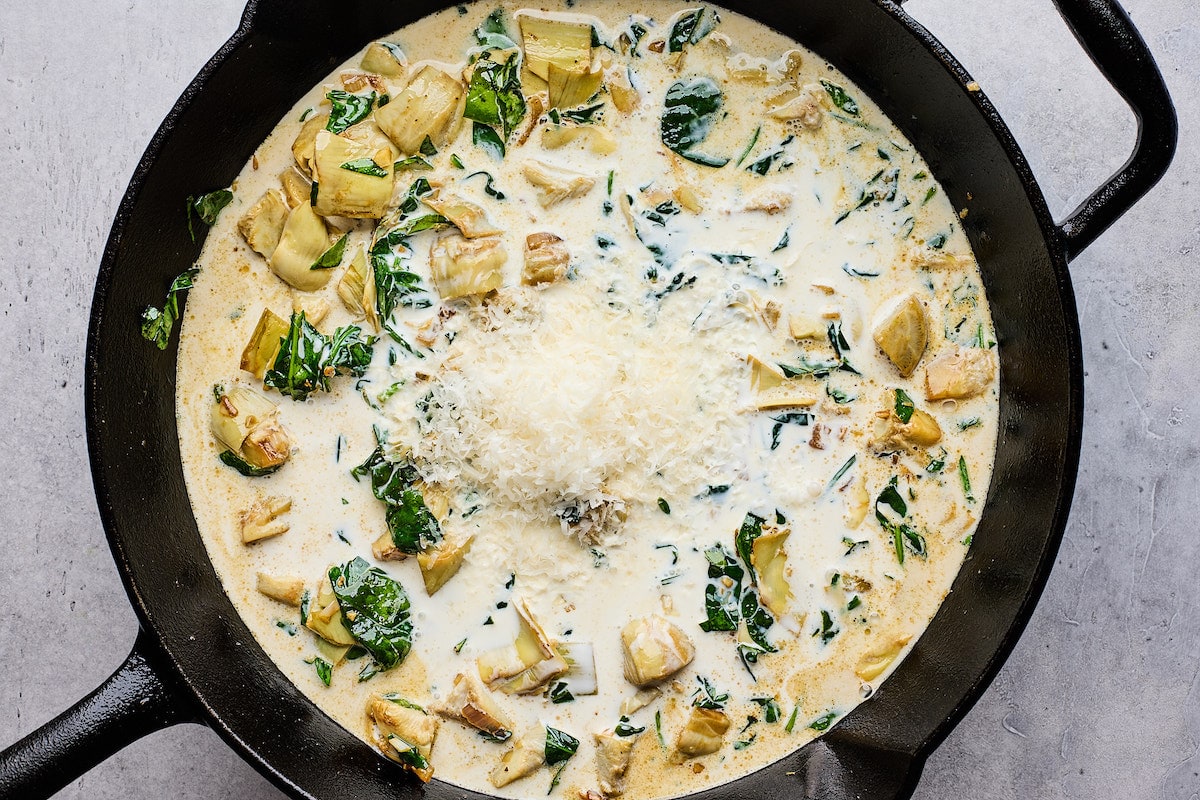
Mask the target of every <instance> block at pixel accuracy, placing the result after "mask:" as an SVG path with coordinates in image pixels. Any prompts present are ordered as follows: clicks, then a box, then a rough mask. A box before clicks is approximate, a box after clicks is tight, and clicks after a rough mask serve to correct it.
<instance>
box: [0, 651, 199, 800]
mask: <svg viewBox="0 0 1200 800" xmlns="http://www.w3.org/2000/svg"><path fill="white" fill-rule="evenodd" d="M158 658H159V657H158V655H157V646H156V645H155V644H154V643H153V642H151V641H150V639H149V637H147V636H146V634H145V633H143V632H141V631H138V636H137V639H136V640H135V641H134V643H133V650H132V652H130V654H129V657H128V658H127V659H125V663H124V664H122V665H121V666H120V667H118V668H117V671H116V672H114V673H113V674H112V676H111V677H109V679H108V680H106V681H105V682H104V683H103V684H101V686H100V688H98V689H96V691H94V692H92V693H91V694H89V695H88V696H87V697H85V698H83V699H82V700H80V701H79V702H78V703H76V704H75V705H74V706H72V707H71V708H69V709H67V710H66V711H64V712H63V713H62V714H60V715H59V716H58V717H56V718H55V719H53V720H51V721H50V722H47V723H46V724H45V725H43V726H42V727H40V728H38V729H37V730H35V731H33V732H32V733H30V734H29V735H27V736H26V737H25V738H24V739H22V740H21V741H19V742H17V743H16V744H14V745H12V746H11V747H8V748H7V749H5V750H4V751H3V752H0V797H6V798H9V797H10V798H13V800H16V798H20V800H39V798H48V797H50V796H51V795H53V794H54V793H56V792H57V791H58V790H59V789H62V788H63V787H64V786H66V785H67V784H68V783H70V782H71V781H73V780H75V779H76V778H78V777H79V776H80V775H83V774H84V773H85V772H87V771H88V770H90V769H91V768H92V767H94V766H96V765H97V764H99V763H100V762H101V761H104V760H105V759H107V758H108V757H109V756H111V755H112V754H113V753H116V752H117V751H118V750H120V749H122V748H124V747H125V746H126V745H129V744H131V743H132V742H134V741H136V740H137V739H140V738H142V737H143V736H146V735H147V734H150V733H153V732H154V731H157V730H161V729H162V728H166V727H169V726H171V725H175V724H177V723H180V722H188V721H195V719H196V718H195V715H194V714H193V713H192V711H191V704H190V703H189V702H188V701H187V700H185V699H184V697H183V695H182V694H181V693H180V692H179V691H178V690H177V689H175V688H174V687H173V686H172V685H171V684H168V683H167V681H166V680H165V679H164V676H165V675H166V674H167V673H166V672H165V668H164V667H163V666H160V665H159V663H158V661H157V659H158Z"/></svg>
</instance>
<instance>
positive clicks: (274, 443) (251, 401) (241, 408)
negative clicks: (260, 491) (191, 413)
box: [209, 386, 292, 469]
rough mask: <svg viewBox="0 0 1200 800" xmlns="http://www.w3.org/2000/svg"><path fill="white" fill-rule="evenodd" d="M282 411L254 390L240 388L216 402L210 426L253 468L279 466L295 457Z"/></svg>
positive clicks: (226, 445) (221, 440)
mask: <svg viewBox="0 0 1200 800" xmlns="http://www.w3.org/2000/svg"><path fill="white" fill-rule="evenodd" d="M278 408H279V407H278V406H277V405H275V403H273V402H271V401H270V400H268V399H267V398H266V397H264V396H262V395H261V394H259V393H258V392H256V391H254V390H253V389H247V388H245V387H241V386H239V387H236V388H234V389H233V390H232V391H230V392H229V393H227V394H223V395H221V397H220V398H219V399H218V400H217V401H216V403H215V405H214V406H213V409H212V412H211V415H210V417H209V424H210V427H211V428H212V433H213V436H215V437H216V438H217V441H219V442H220V443H221V444H223V445H224V446H225V447H227V448H228V449H229V451H230V452H232V453H233V454H234V455H235V456H237V457H238V458H240V459H241V460H243V461H245V462H246V463H247V464H249V465H250V466H252V467H256V468H258V469H268V468H271V467H278V466H279V465H281V464H283V462H285V461H287V460H288V458H289V457H290V456H291V454H292V440H291V437H290V436H289V434H288V432H287V429H286V428H284V427H283V425H282V424H281V423H280V422H279V416H278V413H277V412H278Z"/></svg>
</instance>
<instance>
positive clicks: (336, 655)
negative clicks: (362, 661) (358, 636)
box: [316, 636, 351, 667]
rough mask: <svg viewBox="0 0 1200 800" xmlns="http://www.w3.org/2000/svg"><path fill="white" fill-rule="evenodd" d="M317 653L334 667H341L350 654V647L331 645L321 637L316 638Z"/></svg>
mask: <svg viewBox="0 0 1200 800" xmlns="http://www.w3.org/2000/svg"><path fill="white" fill-rule="evenodd" d="M316 643H317V652H318V653H320V654H321V657H322V658H324V659H325V660H326V661H328V662H329V663H330V664H331V665H333V666H335V667H336V666H340V665H341V664H342V663H343V662H345V660H346V654H347V653H349V652H350V647H351V646H350V645H345V644H331V643H329V642H327V641H325V640H324V639H322V638H321V637H320V636H318V637H317V638H316Z"/></svg>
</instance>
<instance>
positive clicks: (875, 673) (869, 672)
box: [854, 636, 911, 681]
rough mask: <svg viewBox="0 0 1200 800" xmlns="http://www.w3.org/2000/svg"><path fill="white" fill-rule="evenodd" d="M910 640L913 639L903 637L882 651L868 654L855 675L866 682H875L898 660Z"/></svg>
mask: <svg viewBox="0 0 1200 800" xmlns="http://www.w3.org/2000/svg"><path fill="white" fill-rule="evenodd" d="M909 638H911V637H908V636H903V637H901V638H899V639H896V640H895V641H893V642H892V643H891V644H889V645H887V646H886V647H884V648H882V649H880V650H875V651H873V652H870V653H867V654H866V655H864V656H863V657H862V658H860V659H859V661H858V666H857V667H855V669H854V672H855V674H856V675H858V677H860V678H862V679H863V680H864V681H873V680H875V679H876V678H878V677H879V676H880V675H882V674H883V671H884V670H886V669H887V668H888V667H889V666H891V663H892V662H893V661H895V660H896V656H898V655H900V651H901V650H903V649H904V645H906V644H908V641H909Z"/></svg>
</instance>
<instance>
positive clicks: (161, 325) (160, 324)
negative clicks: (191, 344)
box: [142, 267, 200, 350]
mask: <svg viewBox="0 0 1200 800" xmlns="http://www.w3.org/2000/svg"><path fill="white" fill-rule="evenodd" d="M199 272H200V268H199V267H192V268H191V269H185V270H184V271H183V272H181V273H179V274H178V275H176V276H175V280H173V281H171V286H170V288H168V289H167V299H166V300H165V301H164V302H163V307H162V308H161V309H158V308H155V307H154V306H148V307H147V308H146V310H145V311H143V312H142V338H143V339H145V340H146V341H147V342H153V343H154V346H155V347H157V348H158V349H159V350H166V349H167V343H168V342H169V341H170V340H171V329H172V328H174V327H175V320H176V319H178V318H179V295H180V294H181V293H182V292H186V291H187V290H188V289H190V288H192V282H193V280H195V278H196V275H197V274H199Z"/></svg>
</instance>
